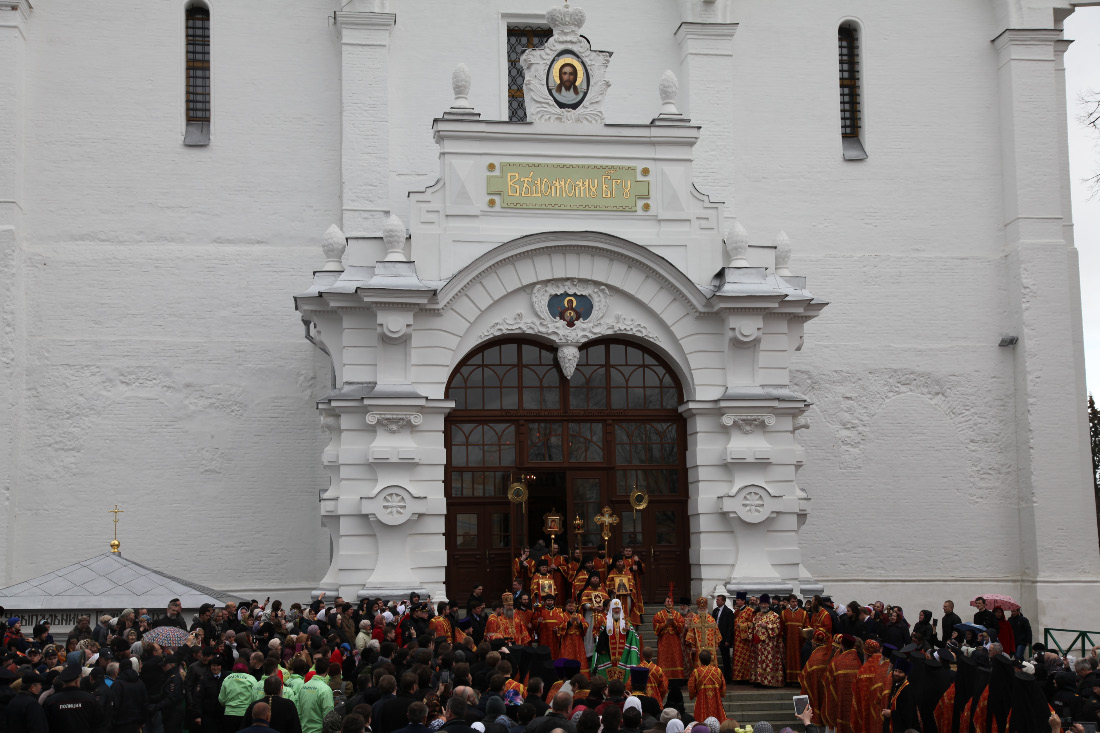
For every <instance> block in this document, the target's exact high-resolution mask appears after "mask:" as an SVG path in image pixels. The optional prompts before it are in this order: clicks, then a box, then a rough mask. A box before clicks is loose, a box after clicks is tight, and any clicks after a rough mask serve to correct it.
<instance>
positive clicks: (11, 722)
mask: <svg viewBox="0 0 1100 733" xmlns="http://www.w3.org/2000/svg"><path fill="white" fill-rule="evenodd" d="M45 683H46V680H45V678H43V677H39V676H38V675H37V674H34V673H31V674H25V675H23V677H22V684H21V689H20V690H19V694H18V695H16V696H15V697H14V698H13V699H12V701H11V702H9V703H8V704H7V706H5V707H4V716H3V718H0V724H2V728H3V730H4V733H49V730H50V727H49V723H47V722H46V713H45V711H44V710H42V706H41V705H39V704H38V696H39V695H41V694H42V685H44V684H45Z"/></svg>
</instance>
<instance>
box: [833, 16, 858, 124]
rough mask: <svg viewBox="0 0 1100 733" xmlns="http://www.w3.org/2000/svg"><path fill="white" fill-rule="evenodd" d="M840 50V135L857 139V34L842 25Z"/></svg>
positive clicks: (855, 30)
mask: <svg viewBox="0 0 1100 733" xmlns="http://www.w3.org/2000/svg"><path fill="white" fill-rule="evenodd" d="M838 41H839V48H840V134H841V135H842V136H843V137H855V138H858V137H859V122H860V120H859V115H860V109H859V102H860V99H859V71H860V69H859V32H858V30H857V29H856V28H855V26H853V25H851V24H844V25H842V26H840V29H839V32H838Z"/></svg>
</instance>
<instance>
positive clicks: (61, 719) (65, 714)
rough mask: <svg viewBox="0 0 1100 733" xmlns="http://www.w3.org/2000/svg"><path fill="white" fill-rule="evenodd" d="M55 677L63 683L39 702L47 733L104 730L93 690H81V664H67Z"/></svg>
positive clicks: (96, 732)
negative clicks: (48, 729)
mask: <svg viewBox="0 0 1100 733" xmlns="http://www.w3.org/2000/svg"><path fill="white" fill-rule="evenodd" d="M57 679H58V680H60V681H61V682H62V683H63V684H64V685H65V686H64V687H62V688H61V690H59V691H58V692H55V693H54V694H52V695H50V696H49V697H47V698H46V702H45V703H44V704H43V705H42V709H43V711H45V713H46V722H47V723H48V724H49V726H50V733H104V732H105V731H106V729H107V726H106V724H105V723H106V721H105V720H104V718H103V711H102V710H100V708H99V705H97V704H96V701H95V697H93V696H92V693H90V692H85V691H84V690H82V689H80V667H78V666H76V665H70V666H68V667H66V668H65V669H63V670H61V674H59V675H58V676H57Z"/></svg>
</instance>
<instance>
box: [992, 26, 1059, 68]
mask: <svg viewBox="0 0 1100 733" xmlns="http://www.w3.org/2000/svg"><path fill="white" fill-rule="evenodd" d="M1061 40H1063V39H1062V31H1060V30H1057V29H1051V28H1035V29H1031V28H1009V29H1008V30H1005V31H1004V32H1002V33H1001V34H1000V35H999V36H997V37H996V38H994V39H993V47H994V48H996V49H997V53H998V54H999V55H1000V65H1002V66H1003V65H1004V64H1005V63H1007V62H1009V61H1053V60H1054V46H1055V44H1056V43H1057V42H1058V41H1061Z"/></svg>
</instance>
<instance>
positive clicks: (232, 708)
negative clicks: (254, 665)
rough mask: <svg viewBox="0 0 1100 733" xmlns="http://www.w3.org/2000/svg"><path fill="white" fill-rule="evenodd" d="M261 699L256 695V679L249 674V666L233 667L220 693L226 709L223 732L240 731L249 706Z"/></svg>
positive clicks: (238, 663)
mask: <svg viewBox="0 0 1100 733" xmlns="http://www.w3.org/2000/svg"><path fill="white" fill-rule="evenodd" d="M259 698H260V695H257V694H256V678H255V677H253V676H252V675H250V674H249V673H248V665H246V664H245V663H244V662H237V664H235V665H233V672H232V673H231V674H228V675H226V678H225V680H224V681H223V682H222V689H221V692H219V693H218V702H219V703H221V704H222V705H223V706H224V707H225V718H226V721H225V727H224V728H223V730H238V729H240V728H241V724H242V723H243V722H244V713H245V711H246V710H248V706H249V705H251V704H252V702H253V701H254V700H258V699H259ZM230 719H232V720H230Z"/></svg>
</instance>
